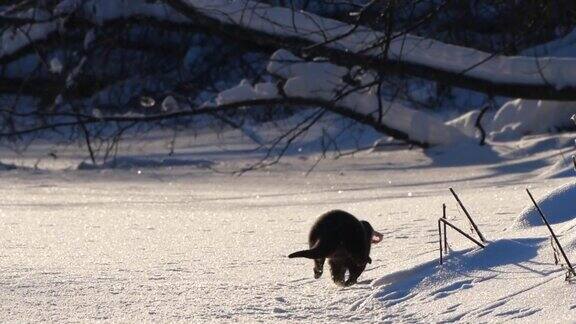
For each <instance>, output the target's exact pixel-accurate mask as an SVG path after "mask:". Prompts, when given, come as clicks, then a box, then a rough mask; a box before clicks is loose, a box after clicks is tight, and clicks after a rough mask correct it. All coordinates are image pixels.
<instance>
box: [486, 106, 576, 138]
mask: <svg viewBox="0 0 576 324" xmlns="http://www.w3.org/2000/svg"><path fill="white" fill-rule="evenodd" d="M575 113H576V103H574V102H561V101H545V100H525V99H516V100H511V101H508V102H507V103H505V104H504V105H503V106H502V107H501V108H500V109H499V110H498V112H497V113H496V115H495V116H494V119H493V121H492V123H491V125H490V128H491V133H490V136H491V138H492V139H494V140H497V141H507V140H514V139H519V138H521V137H522V136H524V135H528V134H541V133H546V132H551V131H555V130H557V129H561V128H568V127H572V126H573V124H572V123H571V121H570V117H571V116H572V115H573V114H575Z"/></svg>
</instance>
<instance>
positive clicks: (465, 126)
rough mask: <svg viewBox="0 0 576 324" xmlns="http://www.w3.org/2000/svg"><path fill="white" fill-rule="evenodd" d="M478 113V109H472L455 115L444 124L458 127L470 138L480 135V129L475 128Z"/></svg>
mask: <svg viewBox="0 0 576 324" xmlns="http://www.w3.org/2000/svg"><path fill="white" fill-rule="evenodd" d="M479 115H480V110H472V111H470V112H467V113H465V114H464V115H462V116H459V117H456V118H454V119H452V120H450V121H448V122H446V125H449V126H453V127H455V128H457V129H459V130H460V131H461V132H462V133H463V134H464V135H466V136H468V137H472V138H479V137H480V130H478V128H476V121H477V120H478V116H479Z"/></svg>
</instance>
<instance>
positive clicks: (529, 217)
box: [512, 182, 576, 229]
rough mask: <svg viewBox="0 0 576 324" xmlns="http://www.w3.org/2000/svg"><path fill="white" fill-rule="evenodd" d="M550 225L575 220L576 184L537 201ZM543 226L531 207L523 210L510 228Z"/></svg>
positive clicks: (563, 187)
mask: <svg viewBox="0 0 576 324" xmlns="http://www.w3.org/2000/svg"><path fill="white" fill-rule="evenodd" d="M537 202H538V204H539V205H540V208H541V209H542V211H543V212H544V215H545V216H546V218H547V219H548V221H549V222H550V224H558V223H563V222H566V221H569V220H572V219H575V218H576V182H572V183H568V184H565V185H563V186H561V187H559V188H557V189H554V190H552V191H551V192H550V193H548V194H547V195H546V196H544V197H542V198H540V199H539V200H538V201H537ZM541 225H544V223H543V222H542V218H541V217H540V214H539V213H538V211H537V210H536V207H534V206H533V205H530V206H528V207H527V208H525V209H524V210H523V211H522V212H521V213H520V215H518V217H517V218H516V219H515V220H514V223H513V224H512V228H515V229H521V228H529V227H534V226H541Z"/></svg>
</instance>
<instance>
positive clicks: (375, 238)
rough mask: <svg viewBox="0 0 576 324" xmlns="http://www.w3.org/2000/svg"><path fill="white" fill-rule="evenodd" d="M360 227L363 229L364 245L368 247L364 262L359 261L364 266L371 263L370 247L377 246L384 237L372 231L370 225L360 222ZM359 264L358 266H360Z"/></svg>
mask: <svg viewBox="0 0 576 324" xmlns="http://www.w3.org/2000/svg"><path fill="white" fill-rule="evenodd" d="M361 223H362V227H364V233H365V234H366V244H367V245H368V249H367V251H368V254H367V255H366V256H365V260H359V261H360V263H361V264H362V263H363V264H364V265H366V264H367V263H372V259H371V258H370V256H369V254H370V245H371V244H378V243H380V242H382V239H383V238H384V235H382V234H381V233H379V232H378V231H376V230H374V228H373V227H372V225H370V223H368V222H367V221H361ZM361 264H359V265H361Z"/></svg>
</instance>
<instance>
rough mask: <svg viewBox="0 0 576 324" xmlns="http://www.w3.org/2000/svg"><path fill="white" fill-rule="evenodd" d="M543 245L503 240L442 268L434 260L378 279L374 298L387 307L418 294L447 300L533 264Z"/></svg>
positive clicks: (464, 253)
mask: <svg viewBox="0 0 576 324" xmlns="http://www.w3.org/2000/svg"><path fill="white" fill-rule="evenodd" d="M541 242H542V239H532V238H520V239H515V240H510V239H500V240H495V241H493V242H490V243H489V244H488V245H487V246H486V248H484V249H473V250H466V251H459V252H452V253H451V254H450V255H448V257H447V259H446V260H445V262H444V264H443V265H441V266H440V265H438V261H437V260H433V261H429V262H425V263H422V264H419V265H416V266H413V267H411V268H407V269H404V270H400V271H395V272H392V273H389V274H387V275H385V276H383V277H381V278H379V279H376V280H374V281H373V282H372V286H373V287H374V288H376V292H375V293H374V294H373V295H372V296H371V298H374V299H377V300H379V301H380V302H382V303H383V304H384V305H386V306H391V305H394V304H396V303H398V302H402V301H404V300H406V299H407V298H411V297H412V296H415V295H416V294H421V295H428V296H431V297H432V298H433V299H440V298H445V297H447V295H448V294H450V293H454V292H456V291H457V290H463V289H469V288H472V287H473V286H474V285H476V284H479V283H480V282H482V281H485V280H489V279H492V278H494V277H495V275H494V274H495V273H500V274H501V275H505V274H506V272H507V271H501V269H503V268H505V267H508V266H510V265H517V264H522V263H523V262H530V261H531V260H532V259H534V258H535V257H536V256H537V255H538V250H539V246H540V243H541ZM497 268H498V269H500V270H496V269H497ZM472 274H473V275H472ZM462 279H465V280H462ZM358 306H360V307H361V306H362V305H358Z"/></svg>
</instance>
